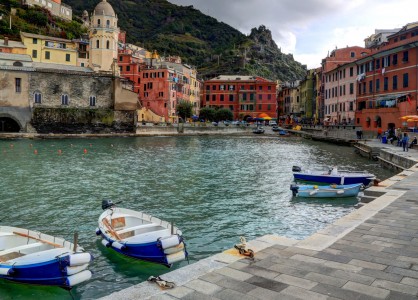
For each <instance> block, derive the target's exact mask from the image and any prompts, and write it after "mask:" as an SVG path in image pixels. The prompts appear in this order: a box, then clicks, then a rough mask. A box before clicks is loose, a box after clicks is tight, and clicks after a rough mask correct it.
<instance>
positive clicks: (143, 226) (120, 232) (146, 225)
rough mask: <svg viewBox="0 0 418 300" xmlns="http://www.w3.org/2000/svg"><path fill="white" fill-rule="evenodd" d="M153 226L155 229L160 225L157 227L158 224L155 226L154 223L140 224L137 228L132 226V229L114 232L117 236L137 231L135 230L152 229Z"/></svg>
mask: <svg viewBox="0 0 418 300" xmlns="http://www.w3.org/2000/svg"><path fill="white" fill-rule="evenodd" d="M154 226H155V227H157V226H161V225H158V224H155V223H151V224H141V225H137V226H133V227H128V228H124V229H121V230H116V232H117V233H118V234H122V233H126V232H129V231H134V230H137V229H143V228H149V227H154Z"/></svg>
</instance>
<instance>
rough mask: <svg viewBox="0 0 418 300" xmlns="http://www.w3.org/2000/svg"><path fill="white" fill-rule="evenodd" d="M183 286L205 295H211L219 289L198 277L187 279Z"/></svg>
mask: <svg viewBox="0 0 418 300" xmlns="http://www.w3.org/2000/svg"><path fill="white" fill-rule="evenodd" d="M185 286H186V287H188V288H189V289H192V290H195V291H197V292H199V293H202V294H206V295H213V294H214V293H216V292H218V291H219V290H221V288H220V287H219V286H218V285H216V284H213V283H210V282H207V281H204V280H200V279H196V280H192V281H189V282H188V283H186V284H185Z"/></svg>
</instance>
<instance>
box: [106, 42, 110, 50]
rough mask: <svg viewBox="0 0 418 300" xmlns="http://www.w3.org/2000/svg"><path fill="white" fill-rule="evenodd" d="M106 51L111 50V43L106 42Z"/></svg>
mask: <svg viewBox="0 0 418 300" xmlns="http://www.w3.org/2000/svg"><path fill="white" fill-rule="evenodd" d="M106 49H110V42H109V41H106Z"/></svg>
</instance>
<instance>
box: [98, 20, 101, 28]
mask: <svg viewBox="0 0 418 300" xmlns="http://www.w3.org/2000/svg"><path fill="white" fill-rule="evenodd" d="M100 23H101V20H100V19H97V26H98V27H100Z"/></svg>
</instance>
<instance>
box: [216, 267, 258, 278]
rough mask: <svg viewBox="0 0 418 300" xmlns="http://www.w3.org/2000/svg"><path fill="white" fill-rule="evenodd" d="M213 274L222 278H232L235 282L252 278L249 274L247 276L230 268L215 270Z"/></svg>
mask: <svg viewBox="0 0 418 300" xmlns="http://www.w3.org/2000/svg"><path fill="white" fill-rule="evenodd" d="M215 272H216V273H218V274H221V275H224V276H228V277H231V278H234V279H236V280H246V279H248V278H250V277H251V276H252V275H251V274H247V273H245V272H241V271H239V270H234V269H231V268H228V267H225V268H222V269H218V270H215Z"/></svg>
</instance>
